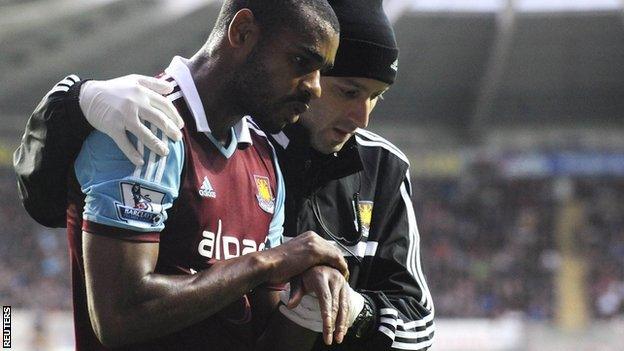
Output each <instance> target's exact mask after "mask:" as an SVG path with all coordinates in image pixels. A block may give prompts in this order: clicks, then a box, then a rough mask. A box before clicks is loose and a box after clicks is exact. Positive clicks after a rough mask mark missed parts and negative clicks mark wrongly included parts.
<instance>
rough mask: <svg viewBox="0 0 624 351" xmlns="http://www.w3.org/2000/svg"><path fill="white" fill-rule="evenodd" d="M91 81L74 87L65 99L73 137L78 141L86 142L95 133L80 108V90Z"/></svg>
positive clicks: (83, 81) (86, 80)
mask: <svg viewBox="0 0 624 351" xmlns="http://www.w3.org/2000/svg"><path fill="white" fill-rule="evenodd" d="M89 80H90V79H85V80H81V81H79V82H77V83H76V84H74V85H72V86H71V87H70V88H69V90H68V91H67V95H66V97H65V103H64V105H65V111H66V112H67V119H68V121H67V122H68V123H69V124H68V125H71V126H72V128H71V129H70V130H71V133H72V135H73V136H74V137H75V138H77V139H78V140H81V141H82V140H85V139H86V138H87V136H88V135H89V134H90V133H91V132H92V131H93V127H92V126H91V125H90V124H89V122H87V118H86V117H85V115H84V114H83V113H82V109H81V108H80V104H79V101H78V100H79V98H80V88H81V87H82V84H84V83H85V82H88V81H89Z"/></svg>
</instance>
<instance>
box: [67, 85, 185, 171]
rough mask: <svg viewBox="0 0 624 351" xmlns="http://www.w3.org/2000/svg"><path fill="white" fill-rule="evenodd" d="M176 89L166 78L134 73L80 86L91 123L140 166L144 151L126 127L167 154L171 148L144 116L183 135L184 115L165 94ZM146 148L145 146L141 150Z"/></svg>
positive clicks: (175, 136) (177, 136) (173, 133)
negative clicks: (132, 141) (181, 130)
mask: <svg viewBox="0 0 624 351" xmlns="http://www.w3.org/2000/svg"><path fill="white" fill-rule="evenodd" d="M172 90H173V85H172V84H171V83H169V82H167V81H165V80H163V79H156V78H153V77H146V76H140V75H137V74H131V75H128V76H124V77H120V78H115V79H111V80H105V81H97V80H91V81H87V82H85V83H84V84H82V86H81V87H80V96H79V104H80V109H81V110H82V112H83V113H84V115H85V117H86V118H87V121H88V122H89V124H91V125H92V126H93V128H95V129H97V130H99V131H101V132H103V133H105V134H106V135H108V136H109V137H111V138H112V139H113V140H114V141H115V143H116V144H117V146H119V148H120V149H121V151H122V152H123V153H124V154H125V155H126V157H128V159H130V161H131V162H132V163H134V164H135V165H137V166H141V165H143V163H144V162H143V156H142V152H139V151H137V150H136V148H135V147H134V145H133V144H132V143H131V142H130V140H129V139H128V136H127V135H126V131H128V132H130V133H132V134H134V135H135V136H136V137H137V138H138V140H139V141H140V142H141V143H143V145H145V146H147V147H148V148H149V149H150V150H152V151H154V152H155V153H157V154H159V155H161V156H166V155H168V154H169V148H168V145H167V144H166V143H164V142H163V141H162V140H160V139H159V138H158V137H157V136H156V135H154V134H153V133H152V132H151V131H150V129H149V128H147V127H146V126H145V125H144V124H143V123H142V121H141V120H143V121H147V122H150V123H151V124H153V125H155V126H156V127H157V128H158V129H160V130H162V131H163V132H164V133H165V134H166V135H167V136H168V137H169V138H171V139H173V140H175V141H178V140H180V139H181V138H182V133H181V132H180V128H182V127H183V126H184V122H183V121H182V117H180V114H179V113H178V111H177V110H176V108H175V107H174V106H173V104H172V103H171V101H169V100H168V99H167V98H166V97H164V96H162V94H168V93H170V92H171V91H172ZM141 151H142V150H141Z"/></svg>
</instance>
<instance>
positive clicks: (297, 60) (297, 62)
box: [293, 55, 308, 66]
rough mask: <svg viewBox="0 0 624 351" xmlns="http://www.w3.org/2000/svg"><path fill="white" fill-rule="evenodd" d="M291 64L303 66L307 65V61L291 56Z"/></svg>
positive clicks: (303, 58) (301, 57) (300, 57)
mask: <svg viewBox="0 0 624 351" xmlns="http://www.w3.org/2000/svg"><path fill="white" fill-rule="evenodd" d="M293 62H294V63H296V64H297V65H299V66H305V65H307V64H308V60H307V59H306V58H305V57H303V56H300V55H295V56H293Z"/></svg>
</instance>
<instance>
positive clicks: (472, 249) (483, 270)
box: [413, 166, 624, 320]
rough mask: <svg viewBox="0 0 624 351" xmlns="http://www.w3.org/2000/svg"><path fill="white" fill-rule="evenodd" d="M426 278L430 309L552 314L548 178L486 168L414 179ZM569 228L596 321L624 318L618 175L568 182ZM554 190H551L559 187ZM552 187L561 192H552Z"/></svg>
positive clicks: (556, 257)
mask: <svg viewBox="0 0 624 351" xmlns="http://www.w3.org/2000/svg"><path fill="white" fill-rule="evenodd" d="M413 184H414V206H415V208H416V214H417V219H418V221H419V230H420V235H421V250H422V257H423V263H424V266H425V267H424V269H425V272H426V273H425V274H426V275H427V278H428V283H429V288H430V290H431V293H432V295H433V297H434V302H435V305H436V315H438V316H446V317H497V316H501V315H503V314H506V313H521V314H523V315H524V316H526V317H527V318H529V319H534V320H543V319H550V318H552V317H553V316H554V312H555V311H554V309H555V307H556V303H555V294H556V287H555V274H556V272H557V270H558V268H559V267H560V264H561V254H560V251H559V250H558V249H557V243H556V241H555V237H556V234H555V233H556V230H557V220H558V216H559V215H560V213H561V212H560V211H561V208H562V207H563V203H564V200H563V199H562V198H560V197H561V195H560V194H557V192H558V186H557V182H556V181H553V180H549V179H503V178H501V177H497V176H496V174H495V172H494V171H493V170H491V169H489V168H488V167H487V166H481V167H476V168H475V169H474V170H473V171H472V172H470V174H466V175H465V176H462V177H461V179H446V180H444V179H434V180H423V179H418V180H413ZM569 185H571V190H572V191H571V192H572V197H571V198H572V199H573V200H574V201H577V202H578V203H579V204H580V206H581V207H582V208H583V211H582V213H583V215H582V217H583V218H582V219H581V220H580V221H579V222H580V223H581V224H580V225H579V226H578V227H576V228H574V229H573V234H572V235H573V237H574V238H575V240H576V241H575V243H576V244H575V247H574V253H575V255H578V257H579V258H580V259H582V260H584V261H585V262H586V264H587V266H586V268H587V270H586V283H587V285H586V286H587V291H586V296H587V298H588V301H589V302H590V306H589V308H590V312H591V313H592V316H593V317H596V318H609V317H612V316H622V315H624V202H623V201H621V199H622V198H624V197H623V196H624V180H622V179H620V180H614V179H584V180H573V181H572V182H570V183H569ZM559 187H560V186H559ZM559 192H560V189H559Z"/></svg>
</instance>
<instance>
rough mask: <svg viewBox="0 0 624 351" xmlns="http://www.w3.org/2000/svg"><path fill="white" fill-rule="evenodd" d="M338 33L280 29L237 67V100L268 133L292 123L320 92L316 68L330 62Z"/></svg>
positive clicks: (318, 74) (336, 46)
mask: <svg viewBox="0 0 624 351" xmlns="http://www.w3.org/2000/svg"><path fill="white" fill-rule="evenodd" d="M337 48H338V34H337V33H335V32H331V33H329V34H327V33H321V34H318V33H317V34H310V33H306V34H297V33H293V32H292V31H286V30H284V31H283V32H282V33H278V34H275V35H273V36H271V37H270V38H269V39H266V40H264V41H262V40H261V41H260V42H259V43H258V44H257V45H256V47H255V48H254V50H253V51H252V52H251V53H250V54H249V56H248V58H247V62H246V63H245V64H244V65H243V66H242V67H241V72H240V74H239V75H238V77H237V79H236V80H235V82H236V88H235V91H238V93H239V94H240V96H243V97H244V99H243V100H242V101H240V104H241V105H242V106H243V107H244V108H245V110H246V111H248V112H249V113H250V114H251V116H252V117H253V118H254V120H255V121H256V122H257V123H258V124H260V126H261V127H262V128H263V129H264V130H265V131H268V132H270V133H277V132H279V131H280V130H281V129H282V128H284V126H286V124H287V123H295V122H297V120H298V119H299V115H301V114H302V113H304V112H305V111H306V110H307V109H308V108H309V104H310V101H311V100H313V99H316V98H318V97H320V96H321V86H320V71H321V70H322V69H324V68H326V67H327V66H329V65H331V64H332V63H333V62H334V58H335V56H336V50H337Z"/></svg>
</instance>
